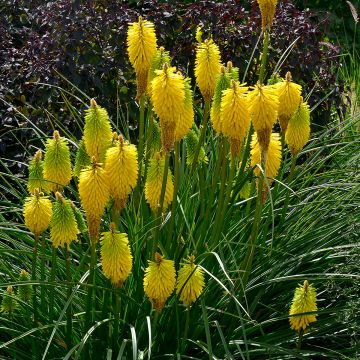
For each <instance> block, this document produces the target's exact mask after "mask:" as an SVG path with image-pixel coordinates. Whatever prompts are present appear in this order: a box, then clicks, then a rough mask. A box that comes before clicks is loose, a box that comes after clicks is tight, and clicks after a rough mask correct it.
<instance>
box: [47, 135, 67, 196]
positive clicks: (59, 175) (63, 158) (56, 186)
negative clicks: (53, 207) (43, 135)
mask: <svg viewBox="0 0 360 360" xmlns="http://www.w3.org/2000/svg"><path fill="white" fill-rule="evenodd" d="M44 179H45V180H46V181H47V182H48V185H47V186H48V188H49V190H51V191H53V192H56V191H62V189H63V188H64V186H66V185H68V184H69V183H70V180H71V161H70V150H69V146H68V141H67V140H66V139H64V138H62V137H60V135H59V132H58V131H57V130H55V131H54V135H53V138H52V139H48V140H47V142H46V148H45V158H44Z"/></svg>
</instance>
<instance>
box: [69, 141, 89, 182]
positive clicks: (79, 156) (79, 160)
mask: <svg viewBox="0 0 360 360" xmlns="http://www.w3.org/2000/svg"><path fill="white" fill-rule="evenodd" d="M90 164H91V159H90V157H89V155H88V154H87V152H86V149H85V142H84V139H81V141H80V142H79V147H78V149H77V152H76V157H75V166H74V170H73V174H74V176H75V177H77V178H78V177H79V175H80V172H81V170H82V169H84V168H86V167H87V166H89V165H90Z"/></svg>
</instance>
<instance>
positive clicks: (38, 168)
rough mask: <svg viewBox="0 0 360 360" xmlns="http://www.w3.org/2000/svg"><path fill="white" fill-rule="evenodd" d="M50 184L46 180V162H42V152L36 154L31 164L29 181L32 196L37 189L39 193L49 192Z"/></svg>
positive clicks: (28, 185)
mask: <svg viewBox="0 0 360 360" xmlns="http://www.w3.org/2000/svg"><path fill="white" fill-rule="evenodd" d="M48 187H49V186H48V183H47V181H45V180H44V162H43V160H42V153H41V150H38V151H37V152H36V153H35V156H34V157H33V158H32V159H31V160H30V163H29V180H28V183H27V188H28V191H29V193H30V194H33V193H34V191H35V189H38V190H39V191H45V192H46V191H47V190H48Z"/></svg>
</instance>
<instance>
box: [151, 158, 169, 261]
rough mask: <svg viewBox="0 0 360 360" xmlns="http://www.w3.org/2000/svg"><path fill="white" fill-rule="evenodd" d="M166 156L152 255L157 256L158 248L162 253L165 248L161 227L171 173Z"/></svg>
mask: <svg viewBox="0 0 360 360" xmlns="http://www.w3.org/2000/svg"><path fill="white" fill-rule="evenodd" d="M164 156H165V165H164V175H163V179H162V184H161V193H160V206H159V209H158V211H157V214H156V216H157V223H156V227H155V233H154V239H153V246H152V250H153V251H152V255H154V254H155V252H156V249H157V247H158V246H161V248H162V249H161V250H162V251H163V250H164V248H163V246H162V244H161V242H160V225H161V214H162V211H163V207H164V198H165V191H166V183H167V177H168V173H169V162H170V154H169V153H166V154H165V155H164Z"/></svg>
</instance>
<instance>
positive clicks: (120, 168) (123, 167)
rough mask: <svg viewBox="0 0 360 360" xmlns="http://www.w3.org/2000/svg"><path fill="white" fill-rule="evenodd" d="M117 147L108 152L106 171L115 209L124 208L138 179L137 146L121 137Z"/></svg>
mask: <svg viewBox="0 0 360 360" xmlns="http://www.w3.org/2000/svg"><path fill="white" fill-rule="evenodd" d="M118 139H119V141H118V144H117V145H116V146H113V147H111V148H109V149H108V150H107V152H106V160H105V171H106V173H107V177H108V180H109V190H110V195H111V196H112V197H113V198H114V200H115V207H116V209H117V210H120V209H121V208H122V207H124V205H125V203H126V200H127V198H128V196H129V194H130V193H131V191H132V189H133V188H134V187H135V186H136V183H137V179H138V167H139V166H138V154H137V149H136V146H135V145H132V144H129V142H128V141H125V140H124V138H123V137H122V136H121V135H120V136H119V137H118Z"/></svg>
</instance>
